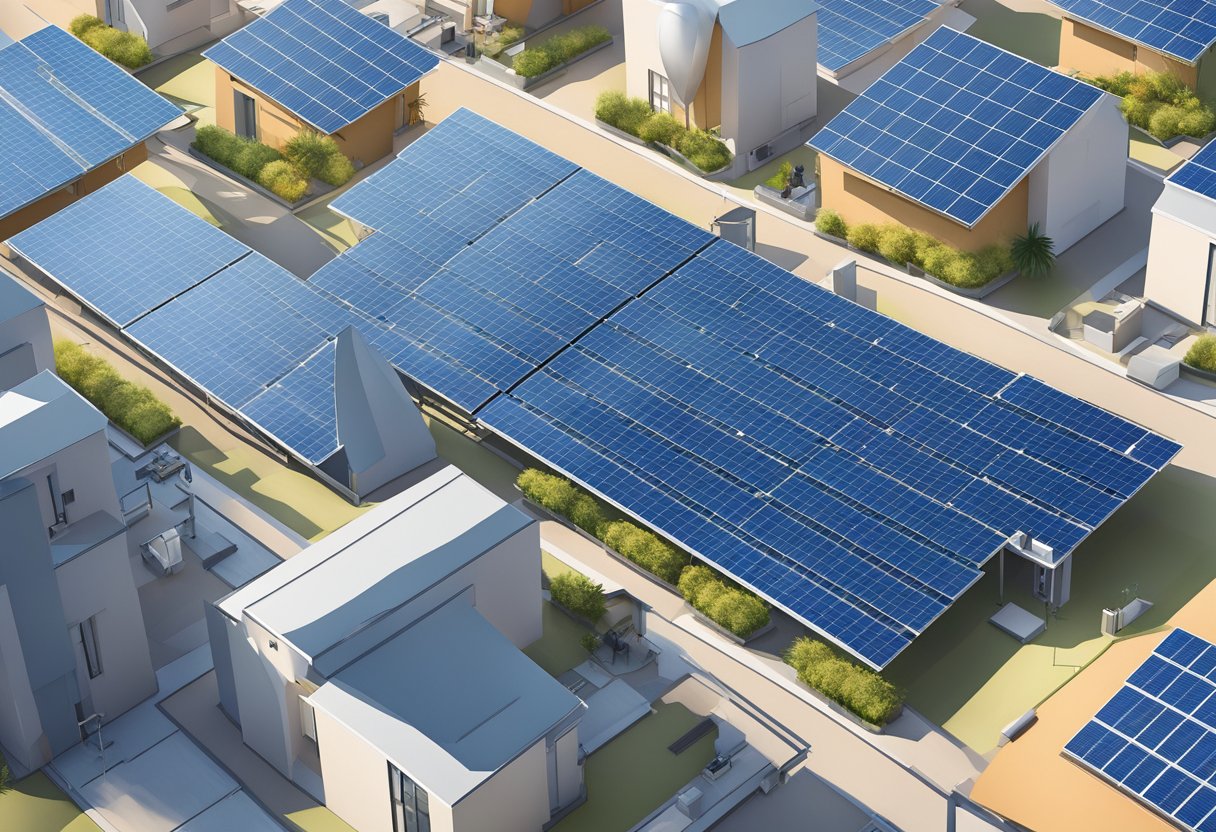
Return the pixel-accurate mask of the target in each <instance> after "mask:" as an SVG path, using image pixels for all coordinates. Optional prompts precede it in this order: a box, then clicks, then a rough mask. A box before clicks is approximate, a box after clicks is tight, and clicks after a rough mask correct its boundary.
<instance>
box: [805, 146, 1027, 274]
mask: <svg viewBox="0 0 1216 832" xmlns="http://www.w3.org/2000/svg"><path fill="white" fill-rule="evenodd" d="M819 165H820V188H821V193H822V200H823V205H824V207H826V208H832V209H834V210H836V211H839V212H840V215H841V216H842V217H844V219H845V221H846V222H848V223H849V224H850V225H856V224H858V223H866V222H872V223H885V222H896V223H900V224H902V225H906V226H908V227H909V228H913V229H916V230H917V231H923V232H925V233H927V234H931V235H933V236H934V237H936V238H937V239H939V240H941V241H942V242H945V243H948V244H950V245H952V246H954V247H956V248H959V249H962V250H964V251H976V250H978V249H981V248H983V247H984V246H987V245H991V244H993V243H1007V242H1008V241H1009V240H1010V239H1012V238H1013V237H1015V236H1017V235H1019V234H1024V233H1025V232H1026V218H1027V217H1028V216H1029V195H1030V185H1029V177H1027V179H1023V180H1022V181H1021V182H1020V183H1019V184H1018V185H1017V186H1016V187H1015V188H1014V189H1013V190H1012V191H1010V192H1009V194H1008V195H1007V196H1006V197H1005V198H1004V199H1003V200H1002V201H1001V202H1000V203H999V204H998V205H997V206H996V207H994V208H993V209H992V210H991V211H990V212H988V215H987V216H986V217H984V218H983V219H982V220H980V221H979V222H978V223H977V224H976V225H975V227H973V228H967V227H966V226H964V225H961V224H959V223H957V222H954V221H953V220H951V219H947V218H946V217H945V216H943V215H941V214H939V213H937V212H936V211H932V210H930V209H928V208H926V207H924V206H922V205H918V204H917V203H915V202H913V201H912V200H910V199H907V198H905V197H903V196H900V195H899V194H896V193H895V192H893V191H889V190H887V189H886V188H882V187H879V186H878V185H876V184H874V183H873V182H870V181H869V180H868V179H863V178H862V177H861V176H859V175H858V174H856V173H854V172H853V171H851V170H849V169H848V168H846V167H844V166H843V165H841V164H840V163H839V162H837V161H835V160H833V159H829V158H828V157H826V156H820V157H819Z"/></svg>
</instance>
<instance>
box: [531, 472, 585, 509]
mask: <svg viewBox="0 0 1216 832" xmlns="http://www.w3.org/2000/svg"><path fill="white" fill-rule="evenodd" d="M515 484H516V485H517V486H519V490H520V491H522V492H523V495H524V496H525V497H527V498H528V499H529V500H531V501H532V502H534V503H536V504H537V505H538V506H541V507H542V508H546V509H548V510H549V511H552V512H553V513H555V514H560V515H562V516H563V517H564V516H566V513H567V512H568V511H569V510H570V506H571V505H572V504H573V503H574V498H575V497H577V496H578V493H579V491H578V489H577V488H576V487H575V485H574V483H572V482H570V480H567V479H564V478H562V477H555V476H554V475H553V474H546V473H545V472H544V471H538V470H537V469H535V468H528V469H526V470H525V471H523V472H521V473H520V475H519V477H518V478H517V479H516V480H515Z"/></svg>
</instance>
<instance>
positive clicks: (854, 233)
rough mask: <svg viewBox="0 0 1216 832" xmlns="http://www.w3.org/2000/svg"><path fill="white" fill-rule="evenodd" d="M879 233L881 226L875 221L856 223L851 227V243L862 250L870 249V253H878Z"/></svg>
mask: <svg viewBox="0 0 1216 832" xmlns="http://www.w3.org/2000/svg"><path fill="white" fill-rule="evenodd" d="M879 233H880V229H879V227H878V226H877V225H874V224H873V223H868V222H866V223H862V224H861V225H854V226H853V227H851V228H850V229H849V236H848V240H849V245H851V246H852V247H853V248H856V249H860V250H862V251H868V252H869V253H870V254H877V253H878V235H879Z"/></svg>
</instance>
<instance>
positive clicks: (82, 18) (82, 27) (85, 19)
mask: <svg viewBox="0 0 1216 832" xmlns="http://www.w3.org/2000/svg"><path fill="white" fill-rule="evenodd" d="M105 25H106V22H105V21H104V20H102V19H101V18H100V17H97V16H96V15H92V14H79V15H76V17H73V18H72V22H71V23H69V24H68V31H69V32H71V33H72V34H73V35H75V36H76V37H78V38H83V37H84V33H85V32H87V31H89V30H90V29H96V28H97V27H98V26H105Z"/></svg>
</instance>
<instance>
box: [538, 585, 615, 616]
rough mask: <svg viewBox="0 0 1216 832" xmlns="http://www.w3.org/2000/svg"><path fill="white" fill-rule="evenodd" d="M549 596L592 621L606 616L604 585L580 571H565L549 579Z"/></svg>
mask: <svg viewBox="0 0 1216 832" xmlns="http://www.w3.org/2000/svg"><path fill="white" fill-rule="evenodd" d="M549 597H551V598H552V599H553V600H554V601H555V602H557V603H558V604H561V605H562V606H563V607H565V608H566V609H568V610H570V612H572V613H574V614H575V615H579V616H582V617H583V618H585V619H587V620H588V621H590V622H591V623H593V624H594V623H595V622H596V621H599V620H600V619H601V618H603V617H604V613H605V612H607V610H608V607H607V605H606V604H605V603H604V587H603V586H602V585H600V584H597V583H595V581H593V580H591V579H590V578H588V577H587V576H586V575H583V574H582V573H580V572H563V573H562V574H560V575H558V576H556V577H555V578H553V579H552V580H550V581H549Z"/></svg>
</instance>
